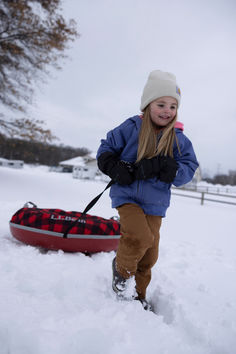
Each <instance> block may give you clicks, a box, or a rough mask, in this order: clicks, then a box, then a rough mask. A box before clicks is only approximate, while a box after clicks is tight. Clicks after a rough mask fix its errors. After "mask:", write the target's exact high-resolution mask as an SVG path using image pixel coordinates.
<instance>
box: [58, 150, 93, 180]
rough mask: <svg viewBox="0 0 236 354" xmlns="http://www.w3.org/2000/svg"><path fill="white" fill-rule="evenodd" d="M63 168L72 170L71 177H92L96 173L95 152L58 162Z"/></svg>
mask: <svg viewBox="0 0 236 354" xmlns="http://www.w3.org/2000/svg"><path fill="white" fill-rule="evenodd" d="M59 166H60V167H61V168H63V169H67V171H68V172H73V178H80V179H94V178H95V177H96V175H97V174H98V167H97V160H96V158H95V154H88V155H85V156H78V157H74V158H72V159H69V160H65V161H62V162H60V163H59Z"/></svg>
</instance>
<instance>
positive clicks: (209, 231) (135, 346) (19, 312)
mask: <svg viewBox="0 0 236 354" xmlns="http://www.w3.org/2000/svg"><path fill="white" fill-rule="evenodd" d="M104 187H105V184H104V183H102V182H99V181H96V182H95V181H82V180H78V179H73V178H72V176H71V174H67V173H56V172H48V168H47V167H45V166H38V167H32V166H27V165H26V166H25V167H24V168H23V169H21V170H13V169H10V168H6V167H4V168H1V169H0V195H1V200H0V225H1V226H0V279H1V283H0V314H1V315H0V354H9V353H10V354H45V353H53V354H66V353H69V354H84V353H86V354H97V353H99V354H100V353H103V354H120V353H122V354H134V353H135V354H143V353H148V354H156V353H160V354H190V353H191V354H228V353H229V354H232V353H234V352H235V348H236V286H235V271H236V256H235V247H236V237H235V226H236V225H235V206H232V205H224V204H217V203H213V202H209V203H208V202H206V203H205V204H204V205H203V206H201V205H200V202H199V200H196V199H190V198H184V197H180V196H172V204H171V207H170V209H169V210H168V213H167V217H166V218H165V219H164V220H163V225H162V228H161V243H160V256H159V260H158V262H157V264H156V265H155V267H154V268H153V276H152V281H151V284H150V286H149V288H148V295H147V297H148V299H149V300H150V301H151V302H152V304H153V306H154V308H155V311H156V313H155V314H154V313H152V312H147V311H144V310H143V308H142V306H141V304H140V303H139V302H135V301H133V302H129V301H124V302H122V301H118V300H116V298H115V296H114V294H113V291H112V289H111V262H112V259H113V257H114V255H115V253H114V252H111V253H98V254H94V255H92V256H91V257H89V256H85V255H83V254H81V253H74V254H70V253H64V252H62V251H58V252H52V251H44V250H42V249H38V248H34V247H31V246H27V245H24V244H22V243H20V242H18V241H17V240H15V239H14V238H13V237H12V236H11V235H10V232H9V224H8V222H9V220H10V218H11V216H12V214H13V213H14V212H15V211H17V210H18V209H20V208H21V207H22V206H23V204H24V203H25V202H26V201H32V202H34V203H36V204H37V205H38V207H41V208H44V207H45V208H54V207H57V208H61V209H65V210H78V211H81V210H82V209H84V207H85V206H86V205H87V203H88V202H89V201H90V200H91V199H92V198H93V197H94V196H96V195H97V194H98V193H100V192H101V191H102V190H103V189H104ZM91 214H94V215H99V216H102V217H106V218H109V217H111V216H113V215H117V212H116V210H113V209H111V207H110V200H109V196H108V192H106V193H104V195H103V196H102V198H101V199H100V200H99V202H98V203H97V204H96V205H95V206H94V208H93V209H92V211H91Z"/></svg>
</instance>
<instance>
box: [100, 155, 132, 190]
mask: <svg viewBox="0 0 236 354" xmlns="http://www.w3.org/2000/svg"><path fill="white" fill-rule="evenodd" d="M98 167H99V169H100V170H101V171H102V172H103V173H105V174H106V175H108V176H109V177H110V178H111V179H112V180H113V181H114V182H117V183H119V184H122V185H126V184H131V183H133V182H134V175H133V165H132V164H131V163H129V162H125V161H120V160H119V158H118V156H117V155H115V154H113V153H112V152H108V151H107V152H104V153H103V154H101V155H100V156H99V157H98Z"/></svg>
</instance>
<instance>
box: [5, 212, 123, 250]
mask: <svg viewBox="0 0 236 354" xmlns="http://www.w3.org/2000/svg"><path fill="white" fill-rule="evenodd" d="M76 220H77V221H76ZM71 223H72V224H73V226H72V227H71V229H70V231H69V233H68V234H67V235H66V232H67V230H68V227H69V226H71V225H72V224H71ZM10 230H11V233H12V235H13V236H14V237H15V238H16V239H17V240H19V241H21V242H24V243H26V244H27V245H31V246H39V247H43V248H45V249H48V250H63V251H65V252H84V253H96V252H109V251H113V250H116V249H117V247H118V242H119V238H120V224H119V222H118V221H116V220H113V219H104V218H101V217H98V216H92V215H89V214H83V213H80V212H76V211H64V210H61V209H39V208H37V207H33V208H29V207H23V208H22V209H20V210H18V211H17V212H16V213H15V214H14V215H13V216H12V218H11V221H10Z"/></svg>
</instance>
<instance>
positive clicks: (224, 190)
mask: <svg viewBox="0 0 236 354" xmlns="http://www.w3.org/2000/svg"><path fill="white" fill-rule="evenodd" d="M178 189H182V190H186V191H192V192H205V193H208V194H221V195H223V194H225V196H228V195H230V194H231V195H233V194H234V195H235V196H236V188H234V187H233V186H232V187H230V186H227V187H226V186H198V185H191V184H190V185H186V186H183V187H181V188H178Z"/></svg>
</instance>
